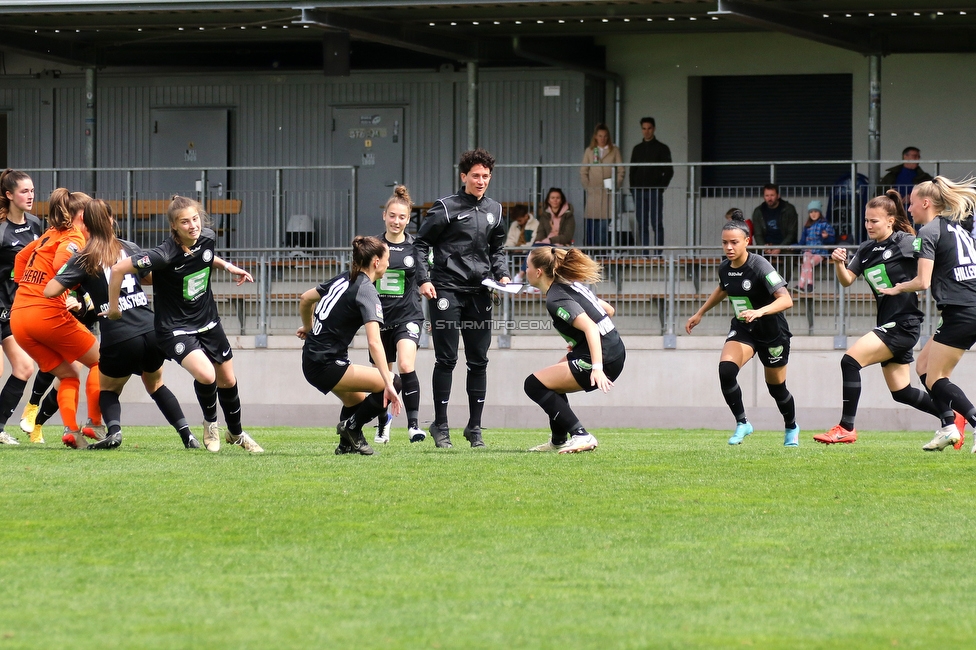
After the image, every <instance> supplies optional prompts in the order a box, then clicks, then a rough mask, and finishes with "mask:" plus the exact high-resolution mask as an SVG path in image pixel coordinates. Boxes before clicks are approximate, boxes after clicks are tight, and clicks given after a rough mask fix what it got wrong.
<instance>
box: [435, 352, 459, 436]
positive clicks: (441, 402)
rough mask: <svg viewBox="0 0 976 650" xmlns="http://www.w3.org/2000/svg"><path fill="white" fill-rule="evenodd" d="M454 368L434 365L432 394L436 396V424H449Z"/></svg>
mask: <svg viewBox="0 0 976 650" xmlns="http://www.w3.org/2000/svg"><path fill="white" fill-rule="evenodd" d="M453 378H454V368H451V369H450V370H447V369H445V368H441V367H440V366H438V365H436V364H435V365H434V374H433V376H432V377H431V395H432V396H433V398H434V424H447V405H448V402H450V401H451V381H452V380H453Z"/></svg>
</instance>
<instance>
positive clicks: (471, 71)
mask: <svg viewBox="0 0 976 650" xmlns="http://www.w3.org/2000/svg"><path fill="white" fill-rule="evenodd" d="M477 148H478V63H477V62H476V61H468V151H471V150H472V149H477Z"/></svg>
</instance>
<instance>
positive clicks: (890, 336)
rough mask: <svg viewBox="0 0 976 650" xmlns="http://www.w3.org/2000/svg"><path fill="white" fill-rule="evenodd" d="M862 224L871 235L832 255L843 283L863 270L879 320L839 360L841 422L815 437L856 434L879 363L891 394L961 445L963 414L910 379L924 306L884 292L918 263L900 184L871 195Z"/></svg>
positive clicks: (847, 439) (840, 439) (841, 438)
mask: <svg viewBox="0 0 976 650" xmlns="http://www.w3.org/2000/svg"><path fill="white" fill-rule="evenodd" d="M864 227H865V230H866V231H867V233H868V240H867V241H866V242H864V243H863V244H861V245H860V246H859V247H858V249H857V252H856V253H854V256H853V258H851V259H850V261H849V262H848V256H847V249H844V248H837V249H834V251H833V253H831V255H830V259H831V261H832V262H833V263H834V271H835V272H836V273H837V279H838V280H839V281H840V283H841V284H842V285H844V286H845V287H849V286H851V284H853V283H854V280H856V279H857V276H859V275H862V276H864V279H865V281H867V283H868V285H869V286H870V287H871V290H872V291H873V292H874V295H875V299H876V300H877V303H878V320H877V323H878V324H877V327H875V328H874V329H873V330H872V331H870V332H868V333H867V334H865V335H864V336H862V337H861V338H859V339H858V340H857V342H856V343H854V345H852V346H851V347H850V348H849V349H848V350H847V353H846V354H844V358H843V359H841V361H840V369H841V374H842V376H843V381H844V383H843V395H844V407H843V409H844V410H843V414H842V416H841V420H840V424H837V425H835V426H834V427H833V428H832V429H831V430H830V431H828V432H826V433H821V434H818V435H816V436H814V437H813V439H814V440H816V441H817V442H822V443H824V444H826V445H830V444H835V443H846V444H850V443H852V442H854V441H855V440H857V431H856V430H855V428H854V416H855V415H857V403H858V400H859V399H860V396H861V368H864V367H866V366H870V365H873V364H875V363H880V364H881V370H882V372H883V373H884V378H885V383H886V384H887V385H888V390H890V391H891V397H892V398H893V399H894V400H895V401H896V402H901V403H902V404H908V405H909V406H913V407H915V408H917V409H918V410H920V411H924V412H926V413H931V414H932V415H934V416H935V417H936V418H939V419H940V420H941V422H942V428H940V429H939V430H938V431H937V432H936V440H943V439H946V440H948V439H957V440H958V444H959V446H960V447H961V446H962V437H961V436H960V435H959V434H958V433H957V431H958V429H957V424H958V425H959V426H962V427H964V426H965V424H966V423H965V420H963V419H962V417H959V418H958V423H956V422H955V420H956V418H955V414H953V412H952V410H951V409H946V411H945V412H939V410H938V409H937V408H936V406H935V403H934V402H933V401H932V398H931V397H929V395H928V393H926V392H925V391H922V390H919V389H918V388H914V387H913V386H912V385H911V366H910V365H909V364H911V362H912V349H913V348H914V347H915V344H916V343H918V337H919V334H920V332H921V325H922V319H923V314H922V311H921V310H920V309H919V308H918V296H916V295H915V294H914V293H903V294H899V295H897V296H886V295H885V294H883V293H880V291H881V289H885V288H888V287H892V286H894V285H895V284H897V283H899V282H906V281H908V280H911V279H912V278H914V277H915V275H916V273H917V268H918V262H917V260H916V257H915V256H916V251H915V246H914V244H915V229H914V228H912V225H911V223H910V222H909V221H908V215H907V214H906V213H905V208H904V207H903V206H902V202H901V196H900V195H899V194H898V192H897V191H896V190H888V192H886V193H885V195H884V196H876V197H875V198H873V199H871V200H870V201H868V203H867V206H866V209H865V211H864ZM845 262H847V265H846V266H845ZM926 448H928V445H926ZM956 448H957V449H958V448H959V447H956Z"/></svg>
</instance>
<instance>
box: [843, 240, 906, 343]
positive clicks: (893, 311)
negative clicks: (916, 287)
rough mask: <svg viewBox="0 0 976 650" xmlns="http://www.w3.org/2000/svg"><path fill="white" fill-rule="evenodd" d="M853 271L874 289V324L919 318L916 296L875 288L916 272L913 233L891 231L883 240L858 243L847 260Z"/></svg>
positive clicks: (893, 284) (883, 286)
mask: <svg viewBox="0 0 976 650" xmlns="http://www.w3.org/2000/svg"><path fill="white" fill-rule="evenodd" d="M847 268H848V269H849V270H850V272H851V273H853V274H854V275H861V276H863V277H864V280H865V281H866V282H867V283H868V286H870V287H871V291H873V292H874V298H875V300H876V301H877V303H878V325H886V324H888V323H898V322H900V321H903V320H904V319H905V318H922V316H923V314H922V311H921V310H920V309H919V308H918V296H917V295H916V294H914V293H900V294H898V295H897V296H886V295H884V294H883V293H878V290H879V289H886V288H891V287H893V286H895V285H896V284H898V283H899V282H908V281H909V280H911V279H912V278H914V277H915V276H916V275H917V273H918V259H917V257H916V252H915V237H914V236H912V235H909V234H908V233H907V232H900V231H899V232H895V233H892V235H891V237H889V238H888V239H886V240H884V241H880V242H877V241H873V240H868V241H866V242H864V243H862V244H861V245H860V246H859V247H858V249H857V252H856V253H854V258H853V259H852V260H851V261H850V262H848V263H847Z"/></svg>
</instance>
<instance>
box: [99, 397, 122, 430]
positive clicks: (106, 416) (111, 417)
mask: <svg viewBox="0 0 976 650" xmlns="http://www.w3.org/2000/svg"><path fill="white" fill-rule="evenodd" d="M98 408H100V409H102V422H104V423H105V427H106V428H107V429H108V432H109V435H111V434H113V433H122V405H121V404H120V403H119V394H118V393H113V392H112V391H110V390H103V391H99V393H98Z"/></svg>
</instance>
